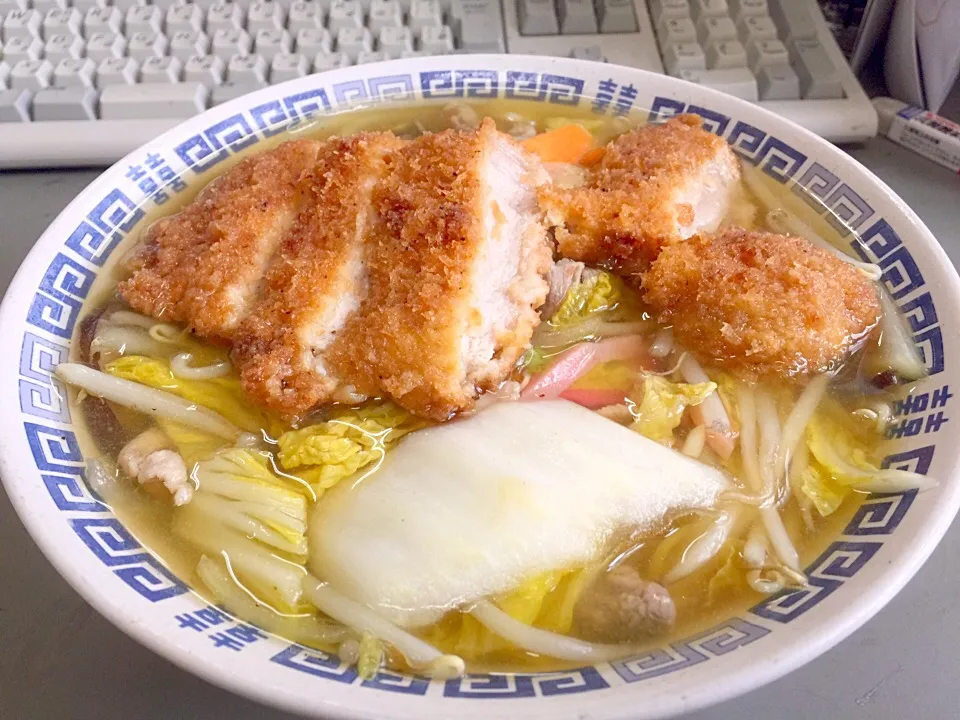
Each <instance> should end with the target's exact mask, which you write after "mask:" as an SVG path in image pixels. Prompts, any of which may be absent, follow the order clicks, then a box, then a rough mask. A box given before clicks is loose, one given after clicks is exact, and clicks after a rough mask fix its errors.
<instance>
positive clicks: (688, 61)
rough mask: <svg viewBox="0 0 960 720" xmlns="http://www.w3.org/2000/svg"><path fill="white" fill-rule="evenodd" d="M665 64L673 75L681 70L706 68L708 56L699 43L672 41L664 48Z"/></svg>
mask: <svg viewBox="0 0 960 720" xmlns="http://www.w3.org/2000/svg"><path fill="white" fill-rule="evenodd" d="M663 65H664V67H665V68H666V69H667V72H668V73H669V74H671V75H676V74H677V73H678V72H680V71H681V70H706V69H707V57H706V55H704V52H703V48H701V47H700V45H699V44H698V43H695V42H694V43H671V44H669V45H665V46H664V48H663Z"/></svg>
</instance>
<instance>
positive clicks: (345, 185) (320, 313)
mask: <svg viewBox="0 0 960 720" xmlns="http://www.w3.org/2000/svg"><path fill="white" fill-rule="evenodd" d="M400 145H402V141H401V140H399V139H398V138H397V137H396V136H394V135H393V134H392V133H359V134H356V135H352V136H350V137H346V138H334V139H331V140H329V141H327V142H326V143H325V144H324V145H323V147H322V148H321V150H320V152H319V154H318V156H317V160H316V165H315V166H314V167H313V168H312V169H311V170H309V171H308V172H307V173H306V174H305V175H304V176H303V177H302V179H301V181H300V192H301V193H302V195H303V202H302V204H301V210H300V214H299V216H298V217H297V219H296V222H295V223H294V225H293V227H292V228H291V229H290V232H289V234H288V235H287V236H286V238H285V239H284V241H283V243H282V244H281V246H280V249H279V251H278V252H277V254H276V255H275V256H274V258H273V260H272V262H271V265H270V268H269V270H268V272H267V275H266V278H265V279H264V285H263V288H262V290H261V299H260V300H259V302H258V303H257V304H256V305H255V306H254V307H253V308H252V309H251V312H250V313H249V314H248V315H247V316H246V317H245V318H244V319H243V321H242V322H241V323H240V326H239V327H238V329H237V331H236V333H235V336H234V345H233V360H234V364H235V365H236V366H237V368H238V370H239V371H240V376H241V379H242V382H243V388H244V390H245V391H246V392H247V393H248V394H249V395H250V396H251V397H252V398H253V399H254V400H256V401H257V402H259V403H260V404H262V405H265V406H266V407H269V408H271V409H273V410H277V411H279V412H281V413H283V414H286V415H299V414H302V413H304V412H306V411H308V410H310V409H311V408H312V407H314V406H315V405H317V404H318V403H321V402H324V401H327V400H329V399H330V394H331V393H332V392H333V391H334V390H335V389H336V388H337V386H338V385H339V378H337V377H336V376H334V375H332V374H331V373H330V372H328V371H327V369H326V368H325V367H324V366H323V364H322V354H323V350H324V347H323V346H324V345H325V344H329V342H330V341H332V339H333V338H335V337H336V334H337V333H338V332H339V330H340V329H341V328H342V325H343V322H344V321H345V320H346V319H347V316H348V315H349V313H350V312H351V311H352V310H354V309H356V307H357V305H359V300H360V298H359V297H357V295H358V294H362V293H363V292H365V289H366V278H365V275H366V273H365V272H364V270H363V262H364V257H363V256H364V245H365V235H366V231H367V227H368V226H369V224H370V219H371V215H372V208H371V205H370V196H371V191H372V189H373V186H374V185H375V183H376V181H377V180H378V179H379V178H380V176H381V175H382V173H383V172H384V169H385V168H386V160H387V158H388V155H389V153H390V152H391V151H393V150H395V149H397V148H398V147H400Z"/></svg>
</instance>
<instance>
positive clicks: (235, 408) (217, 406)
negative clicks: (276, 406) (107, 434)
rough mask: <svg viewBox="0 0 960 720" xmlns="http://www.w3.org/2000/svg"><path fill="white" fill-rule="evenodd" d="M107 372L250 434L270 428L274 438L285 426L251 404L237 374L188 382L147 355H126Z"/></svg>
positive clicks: (108, 366) (109, 365) (158, 360)
mask: <svg viewBox="0 0 960 720" xmlns="http://www.w3.org/2000/svg"><path fill="white" fill-rule="evenodd" d="M103 370H104V372H106V373H107V374H109V375H113V376H114V377H119V378H123V379H125V380H132V381H133V382H138V383H141V384H142V385H147V386H149V387H152V388H157V389H159V390H165V391H167V392H169V393H172V394H174V395H176V396H178V397H181V398H183V399H185V400H189V401H190V402H193V403H196V404H197V405H202V406H204V407H206V408H209V409H210V410H213V411H214V412H217V413H219V414H220V415H222V416H223V417H225V418H226V419H227V420H229V421H230V422H232V423H233V424H234V425H236V426H237V427H239V428H241V429H243V430H246V431H247V432H252V433H259V432H260V430H261V429H263V428H266V429H267V431H268V432H270V433H271V434H273V433H276V432H280V430H281V429H282V428H283V427H284V426H285V423H284V422H283V421H282V420H281V419H280V418H279V417H276V416H274V415H272V414H270V413H268V412H266V411H262V410H259V409H257V408H256V407H255V406H253V405H251V404H250V402H249V400H248V399H247V398H246V397H245V395H244V393H243V388H242V387H241V386H240V379H239V378H238V377H237V376H236V375H234V374H231V375H226V376H223V377H218V378H212V379H210V380H184V379H183V378H178V377H177V376H176V375H174V374H173V371H172V370H171V369H170V363H168V362H167V361H166V360H162V359H159V358H151V357H146V356H144V355H125V356H123V357H121V358H118V359H116V360H114V361H112V362H110V363H108V364H107V365H106V366H105V367H104V368H103Z"/></svg>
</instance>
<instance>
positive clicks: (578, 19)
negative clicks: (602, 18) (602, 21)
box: [557, 0, 597, 35]
mask: <svg viewBox="0 0 960 720" xmlns="http://www.w3.org/2000/svg"><path fill="white" fill-rule="evenodd" d="M557 14H558V15H559V16H560V32H562V33H563V34H564V35H592V34H594V33H596V32H597V16H596V15H595V14H594V12H593V3H592V2H591V0H558V1H557Z"/></svg>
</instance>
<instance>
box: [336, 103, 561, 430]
mask: <svg viewBox="0 0 960 720" xmlns="http://www.w3.org/2000/svg"><path fill="white" fill-rule="evenodd" d="M544 181H546V173H545V171H544V170H543V169H542V166H541V165H540V163H539V161H538V160H536V158H534V157H533V156H532V155H531V154H529V153H527V152H526V151H525V150H523V149H522V148H521V147H520V146H519V145H518V144H517V143H516V142H515V141H514V140H512V139H511V138H510V137H508V136H507V135H504V134H502V133H499V132H497V131H496V128H495V126H494V124H493V122H492V121H490V120H486V121H484V123H483V124H482V125H481V127H480V129H479V130H477V131H473V132H456V131H453V130H448V131H445V132H441V133H437V134H427V135H423V136H421V137H420V138H418V139H417V140H415V141H413V142H411V143H410V144H408V145H406V146H404V147H403V148H401V149H400V150H398V151H397V152H395V153H394V154H393V156H392V158H391V167H390V170H389V172H388V173H387V175H386V176H385V177H384V179H383V180H382V181H381V182H380V183H379V184H378V185H377V187H376V188H375V189H374V191H373V203H374V207H375V208H376V211H377V213H378V221H377V223H376V225H375V226H374V228H373V237H372V238H371V240H370V242H371V248H370V252H369V254H368V271H369V283H370V291H369V296H368V298H367V299H366V301H365V302H364V303H363V304H362V305H361V308H360V310H359V312H357V313H356V314H355V315H354V316H353V317H351V319H350V320H349V321H348V322H347V324H346V326H345V327H344V329H343V331H342V333H340V334H339V335H338V337H337V340H335V341H334V342H333V344H332V345H331V346H330V349H329V351H328V352H327V356H328V358H329V361H330V364H331V365H332V367H334V368H335V369H336V371H337V372H338V373H339V375H340V376H341V377H344V378H350V379H351V381H352V382H353V384H354V385H355V386H356V387H357V388H358V389H359V390H360V391H361V392H362V393H364V394H367V395H374V394H379V393H385V394H387V395H389V396H390V397H392V398H393V399H394V400H396V401H397V402H398V403H399V404H400V405H403V406H404V407H406V408H408V409H409V410H411V411H413V412H415V413H418V414H420V415H423V416H426V417H430V418H435V419H446V418H447V417H449V416H450V414H451V413H454V412H456V411H459V410H465V409H468V408H470V407H472V406H473V404H474V401H475V399H476V396H477V394H478V392H479V391H480V390H483V389H486V388H493V387H495V386H497V385H498V384H499V383H500V382H501V381H502V380H503V379H504V378H505V377H506V375H507V374H508V373H509V372H510V370H511V369H512V368H513V366H514V364H515V363H516V361H517V360H518V359H519V357H520V356H521V355H522V353H523V352H524V351H525V350H526V348H527V347H528V346H529V342H530V336H531V335H532V333H533V329H534V327H535V326H536V324H537V323H538V322H539V318H538V315H537V312H536V309H537V308H538V307H539V306H540V305H542V304H543V301H544V299H545V298H546V295H547V289H548V288H547V281H546V275H547V273H548V271H549V267H550V264H551V253H552V248H551V245H550V242H549V239H548V237H547V234H546V231H545V230H544V228H543V227H542V226H541V224H540V222H539V220H540V217H541V216H540V211H539V208H538V206H537V185H538V184H539V183H541V182H544Z"/></svg>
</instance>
